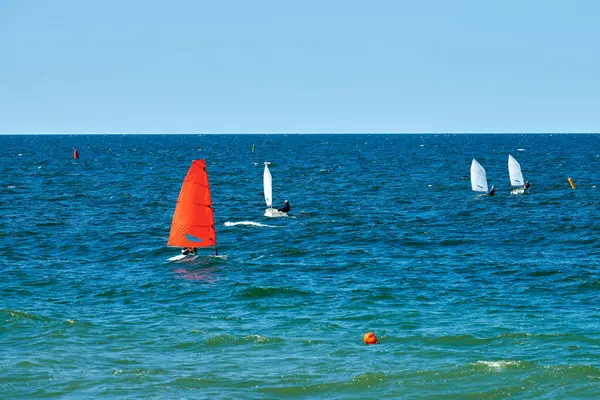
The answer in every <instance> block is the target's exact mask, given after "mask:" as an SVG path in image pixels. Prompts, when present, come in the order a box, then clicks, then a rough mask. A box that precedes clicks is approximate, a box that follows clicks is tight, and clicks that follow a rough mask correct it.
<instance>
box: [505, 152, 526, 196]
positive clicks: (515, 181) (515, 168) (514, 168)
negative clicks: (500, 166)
mask: <svg viewBox="0 0 600 400" xmlns="http://www.w3.org/2000/svg"><path fill="white" fill-rule="evenodd" d="M508 174H509V175H510V185H511V186H520V188H517V189H513V190H512V191H511V192H510V193H511V194H525V193H529V192H528V191H527V189H525V188H524V185H525V180H524V179H523V172H521V164H519V162H518V161H517V160H515V158H514V157H513V156H511V155H510V154H509V155H508Z"/></svg>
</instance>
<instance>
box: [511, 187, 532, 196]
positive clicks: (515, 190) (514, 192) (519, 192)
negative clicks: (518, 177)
mask: <svg viewBox="0 0 600 400" xmlns="http://www.w3.org/2000/svg"><path fill="white" fill-rule="evenodd" d="M510 194H517V195H519V194H529V190H525V189H523V188H519V189H513V190H511V191H510Z"/></svg>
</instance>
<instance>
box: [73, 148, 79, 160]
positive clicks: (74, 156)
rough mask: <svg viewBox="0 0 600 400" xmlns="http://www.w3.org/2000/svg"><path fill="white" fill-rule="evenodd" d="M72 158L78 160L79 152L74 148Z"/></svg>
mask: <svg viewBox="0 0 600 400" xmlns="http://www.w3.org/2000/svg"><path fill="white" fill-rule="evenodd" d="M73 158H74V159H75V160H77V159H78V158H79V152H78V151H77V148H76V147H73Z"/></svg>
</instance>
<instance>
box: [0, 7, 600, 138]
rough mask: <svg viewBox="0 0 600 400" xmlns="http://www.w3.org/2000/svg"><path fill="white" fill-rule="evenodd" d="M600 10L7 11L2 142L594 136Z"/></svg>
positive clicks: (3, 17) (2, 35) (1, 66)
mask: <svg viewBox="0 0 600 400" xmlns="http://www.w3.org/2000/svg"><path fill="white" fill-rule="evenodd" d="M599 15H600V1H593V0H589V1H584V0H581V1H577V0H573V1H567V0H565V1H553V0H543V1H542V0H502V1H500V0H497V1H492V0H490V1H486V0H472V1H466V0H437V1H435V0H432V1H427V0H423V1H417V0H411V1H402V0H397V1H393V0H390V1H352V0H349V1H348V0H344V1H341V0H340V1H337V0H332V1H327V0H321V1H312V0H302V1H284V0H277V1H260V0H256V1H249V0H248V1H241V0H240V1H192V0H190V1H183V0H181V1H177V0H172V1H161V2H157V1H141V0H140V1H133V0H118V1H117V0H89V1H86V0H53V1H35V0H0V132H3V133H24V132H33V133H44V132H51V133H63V132H64V133H127V132H138V133H243V132H253V133H262V132H265V133H268V132H303V133H315V132H399V133H404V132H416V133H422V132H600V23H599V22H598V16H599Z"/></svg>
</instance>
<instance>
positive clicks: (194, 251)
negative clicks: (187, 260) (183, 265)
mask: <svg viewBox="0 0 600 400" xmlns="http://www.w3.org/2000/svg"><path fill="white" fill-rule="evenodd" d="M181 254H183V255H184V256H189V255H190V254H193V255H197V254H198V250H197V249H196V248H195V247H183V248H182V249H181Z"/></svg>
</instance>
